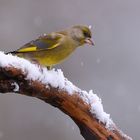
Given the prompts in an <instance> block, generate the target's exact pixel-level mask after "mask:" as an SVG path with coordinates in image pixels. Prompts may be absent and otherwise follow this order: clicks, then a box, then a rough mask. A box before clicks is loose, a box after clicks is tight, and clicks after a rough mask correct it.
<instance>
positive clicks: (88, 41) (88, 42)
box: [85, 38, 95, 46]
mask: <svg viewBox="0 0 140 140" xmlns="http://www.w3.org/2000/svg"><path fill="white" fill-rule="evenodd" d="M85 43H87V44H89V45H91V46H95V43H94V42H93V41H92V40H91V38H86V39H85Z"/></svg>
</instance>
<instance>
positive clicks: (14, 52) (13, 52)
mask: <svg viewBox="0 0 140 140" xmlns="http://www.w3.org/2000/svg"><path fill="white" fill-rule="evenodd" d="M5 54H13V55H16V54H17V51H12V52H6V53H5Z"/></svg>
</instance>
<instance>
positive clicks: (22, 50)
mask: <svg viewBox="0 0 140 140" xmlns="http://www.w3.org/2000/svg"><path fill="white" fill-rule="evenodd" d="M32 51H36V47H27V48H21V49H19V50H17V52H32Z"/></svg>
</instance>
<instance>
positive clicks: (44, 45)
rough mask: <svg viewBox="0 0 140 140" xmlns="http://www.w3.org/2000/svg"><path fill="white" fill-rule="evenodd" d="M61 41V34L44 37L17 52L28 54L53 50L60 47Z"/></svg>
mask: <svg viewBox="0 0 140 140" xmlns="http://www.w3.org/2000/svg"><path fill="white" fill-rule="evenodd" d="M61 39H62V34H59V33H52V34H49V35H43V36H40V37H39V38H38V39H36V40H33V41H31V42H29V43H27V44H25V45H24V46H23V47H21V48H19V49H18V50H17V51H16V52H19V53H26V52H34V51H41V50H48V49H53V48H56V47H58V46H60V40H61Z"/></svg>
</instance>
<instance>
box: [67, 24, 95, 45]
mask: <svg viewBox="0 0 140 140" xmlns="http://www.w3.org/2000/svg"><path fill="white" fill-rule="evenodd" d="M70 34H71V37H72V38H73V39H74V40H75V41H76V42H77V43H78V45H79V46H82V45H84V44H86V43H87V44H89V45H92V46H94V42H93V41H92V40H91V38H92V34H91V31H90V28H89V27H87V26H83V25H77V26H73V27H72V28H71V29H70Z"/></svg>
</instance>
